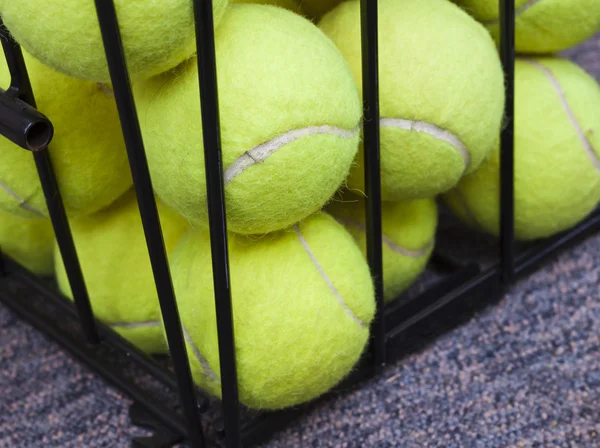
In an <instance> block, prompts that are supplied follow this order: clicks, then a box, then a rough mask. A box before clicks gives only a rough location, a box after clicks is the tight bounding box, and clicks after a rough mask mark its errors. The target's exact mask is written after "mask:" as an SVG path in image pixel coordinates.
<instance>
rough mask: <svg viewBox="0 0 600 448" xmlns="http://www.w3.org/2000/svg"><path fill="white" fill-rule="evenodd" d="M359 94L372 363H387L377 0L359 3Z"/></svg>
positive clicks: (366, 0) (377, 364) (363, 0)
mask: <svg viewBox="0 0 600 448" xmlns="http://www.w3.org/2000/svg"><path fill="white" fill-rule="evenodd" d="M360 22H361V38H362V94H363V105H364V124H363V132H364V142H363V144H364V156H365V160H364V164H365V192H366V194H367V200H366V210H365V212H366V224H367V261H368V262H369V267H370V269H371V276H372V277H373V280H374V284H375V300H376V303H377V311H376V314H375V319H374V321H373V324H372V326H371V344H372V345H371V349H372V354H373V362H374V364H375V366H376V367H380V366H382V365H384V364H385V362H386V350H385V321H384V319H383V262H382V241H381V174H380V165H381V161H380V151H379V149H380V148H379V65H378V58H379V54H378V52H379V45H378V40H377V34H378V23H377V1H376V0H361V2H360Z"/></svg>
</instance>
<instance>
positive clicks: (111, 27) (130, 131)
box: [95, 0, 204, 447]
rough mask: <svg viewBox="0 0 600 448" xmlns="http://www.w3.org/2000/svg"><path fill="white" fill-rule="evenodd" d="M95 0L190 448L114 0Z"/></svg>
mask: <svg viewBox="0 0 600 448" xmlns="http://www.w3.org/2000/svg"><path fill="white" fill-rule="evenodd" d="M95 2H96V11H97V14H98V21H99V23H100V30H101V34H102V40H103V43H104V49H105V52H106V59H107V62H108V68H109V72H110V77H111V81H112V84H113V89H114V92H115V99H116V102H117V109H118V111H119V117H120V120H121V129H122V131H123V136H124V138H125V145H126V147H127V155H128V157H129V165H130V168H131V175H132V177H133V184H134V188H135V192H136V196H137V201H138V207H139V210H140V215H141V218H142V225H143V228H144V234H145V237H146V244H147V246H148V254H149V256H150V263H151V265H152V271H153V274H154V281H155V283H156V290H157V292H158V298H159V302H160V308H161V312H162V317H163V321H164V325H165V331H166V334H167V340H168V344H169V350H170V352H171V356H172V358H173V364H174V367H175V373H176V375H177V381H178V386H179V394H180V399H181V403H182V406H183V411H184V415H185V417H186V419H187V428H188V432H187V435H188V440H189V442H190V443H191V445H192V446H193V447H203V446H204V436H203V432H202V426H201V423H200V421H199V418H198V404H197V401H196V395H195V391H194V385H193V382H192V375H191V372H190V365H189V360H188V356H187V351H186V347H185V343H184V338H183V331H182V328H181V320H180V317H179V312H178V309H177V303H176V301H175V292H174V290H173V284H172V282H171V273H170V270H169V263H168V261H167V256H166V251H165V245H164V241H163V235H162V231H161V226H160V219H159V215H158V210H157V207H156V201H155V198H154V194H153V189H152V180H151V178H150V171H149V169H148V162H147V160H146V153H145V150H144V143H143V139H142V134H141V130H140V125H139V121H138V118H137V111H136V109H135V102H134V99H133V94H132V92H131V87H130V82H129V75H128V73H127V68H126V64H125V56H124V53H123V46H122V42H121V33H120V30H119V25H118V21H117V12H116V9H115V5H114V2H113V0H95Z"/></svg>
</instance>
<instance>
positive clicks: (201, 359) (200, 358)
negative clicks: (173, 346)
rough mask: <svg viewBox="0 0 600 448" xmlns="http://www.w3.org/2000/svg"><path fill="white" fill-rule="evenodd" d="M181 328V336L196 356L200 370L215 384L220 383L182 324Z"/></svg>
mask: <svg viewBox="0 0 600 448" xmlns="http://www.w3.org/2000/svg"><path fill="white" fill-rule="evenodd" d="M181 329H182V331H183V338H184V339H185V342H187V343H188V344H189V345H190V347H191V348H192V352H193V353H194V356H195V357H196V359H197V360H198V362H199V363H200V365H201V366H202V370H203V371H204V374H205V375H206V376H208V379H209V380H211V381H214V382H216V383H217V384H221V380H220V379H219V377H218V376H217V374H216V373H215V372H214V370H213V369H211V368H210V365H209V364H208V361H207V360H206V358H205V357H204V356H202V354H201V353H200V350H198V347H196V344H194V341H193V340H192V337H191V336H190V334H189V333H188V331H187V330H186V329H185V327H184V326H181Z"/></svg>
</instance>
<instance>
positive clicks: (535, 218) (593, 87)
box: [444, 0, 600, 241]
mask: <svg viewBox="0 0 600 448" xmlns="http://www.w3.org/2000/svg"><path fill="white" fill-rule="evenodd" d="M457 3H459V4H461V5H463V6H464V7H465V10H467V11H469V12H471V13H473V15H474V16H475V17H476V18H478V19H480V20H482V22H483V23H484V24H486V25H487V26H488V28H490V32H491V33H492V34H493V35H494V36H495V37H496V39H499V36H498V31H497V24H496V25H495V24H494V23H493V21H494V20H495V19H494V17H497V14H498V7H497V2H493V1H484V0H480V1H475V0H473V1H467V0H457ZM516 16H517V17H516V49H517V52H519V53H523V55H521V56H520V57H519V58H518V59H517V62H516V66H515V122H514V126H515V136H514V142H515V147H514V157H515V162H514V163H515V168H514V171H515V183H514V188H515V221H514V224H515V238H516V239H517V240H520V241H530V240H536V239H540V238H546V237H550V236H553V235H555V234H557V233H559V232H561V231H564V230H567V229H569V228H570V227H572V226H574V225H576V224H578V223H579V222H581V221H582V220H583V219H584V218H585V217H586V216H588V215H589V214H590V212H592V211H593V210H594V209H595V208H596V207H597V205H598V202H599V201H600V160H599V154H600V86H599V85H598V83H597V81H596V80H594V79H593V78H592V77H591V76H590V75H589V74H587V73H586V72H585V71H584V70H582V69H581V68H580V67H578V66H577V65H575V64H574V63H572V62H569V61H567V60H565V59H562V58H560V57H558V56H555V55H552V54H549V53H551V52H553V51H559V50H563V49H566V48H568V47H569V46H571V45H574V44H577V43H579V42H581V41H583V40H585V39H586V38H587V37H589V36H591V35H592V34H594V33H595V32H598V31H600V1H597V0H592V1H570V2H566V1H554V2H525V1H521V2H517V10H516ZM488 19H490V20H492V22H490V20H488ZM527 54H529V55H527ZM499 195H500V144H499V142H496V146H495V149H494V151H493V153H492V155H491V157H490V158H489V160H488V161H486V163H484V164H483V165H482V166H481V168H480V169H479V170H478V171H477V172H475V173H473V174H471V175H469V176H466V177H465V178H464V179H463V180H462V181H461V182H460V183H459V185H458V186H457V187H456V188H455V189H453V190H452V191H451V192H449V193H448V194H447V195H445V197H444V199H445V202H446V204H447V205H448V206H449V208H450V210H451V211H452V212H453V213H454V214H455V215H456V216H458V217H459V218H460V219H461V220H462V221H463V222H465V223H466V224H467V225H469V226H470V227H471V228H473V229H478V230H481V231H484V232H487V233H490V234H492V235H496V236H497V235H498V234H499V232H500V222H499V221H500V206H499Z"/></svg>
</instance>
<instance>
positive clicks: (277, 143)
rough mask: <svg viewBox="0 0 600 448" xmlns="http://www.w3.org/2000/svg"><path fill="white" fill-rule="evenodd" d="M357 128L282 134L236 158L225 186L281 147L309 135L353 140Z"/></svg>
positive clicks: (310, 128)
mask: <svg viewBox="0 0 600 448" xmlns="http://www.w3.org/2000/svg"><path fill="white" fill-rule="evenodd" d="M358 131H359V128H358V127H357V128H355V129H352V130H351V129H344V128H340V127H338V126H329V125H322V126H308V127H306V128H299V129H292V130H290V131H287V132H286V133H284V134H281V135H278V136H277V137H275V138H272V139H271V140H269V141H267V142H264V143H261V144H260V145H258V146H255V147H254V148H252V149H250V150H248V151H246V152H245V153H244V154H242V155H241V156H240V157H238V158H237V159H236V160H235V161H234V162H233V163H232V164H231V165H230V166H229V168H227V170H226V171H225V175H224V182H225V185H227V184H228V183H229V182H231V181H232V180H233V179H234V178H235V177H236V176H239V175H240V174H242V172H244V171H245V170H247V169H248V168H250V167H251V166H253V165H256V164H257V163H261V162H264V161H265V160H266V159H267V158H268V157H269V156H270V155H271V154H273V153H275V152H277V150H279V149H280V148H282V147H283V146H285V145H287V144H289V143H292V142H293V141H295V140H299V139H301V138H304V137H309V136H311V135H333V136H335V137H340V138H354V137H356V136H357V135H358Z"/></svg>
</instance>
